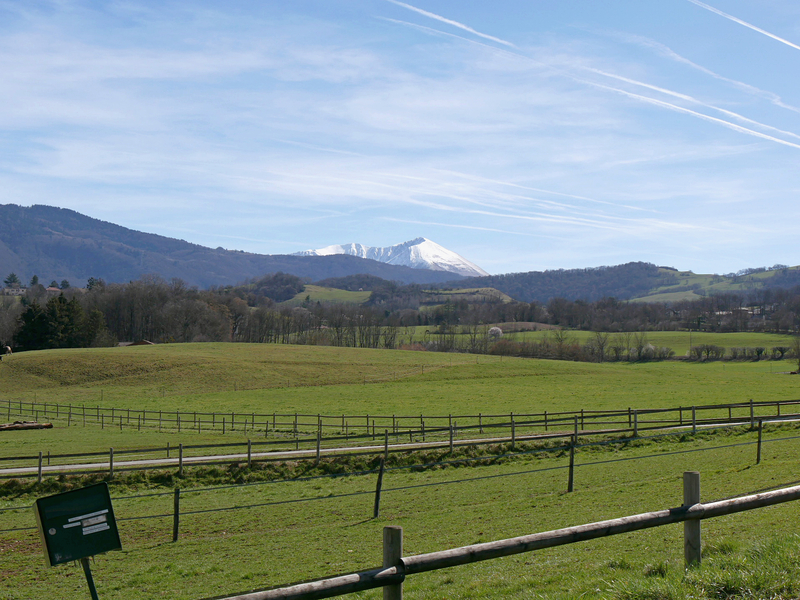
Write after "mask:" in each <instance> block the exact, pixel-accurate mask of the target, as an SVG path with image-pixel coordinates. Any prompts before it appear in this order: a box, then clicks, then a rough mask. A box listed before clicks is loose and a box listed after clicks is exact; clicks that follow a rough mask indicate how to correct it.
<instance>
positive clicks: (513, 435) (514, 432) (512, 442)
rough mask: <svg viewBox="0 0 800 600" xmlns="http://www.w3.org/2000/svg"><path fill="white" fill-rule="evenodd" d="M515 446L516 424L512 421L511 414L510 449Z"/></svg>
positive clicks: (512, 415) (512, 416)
mask: <svg viewBox="0 0 800 600" xmlns="http://www.w3.org/2000/svg"><path fill="white" fill-rule="evenodd" d="M516 445H517V423H516V421H514V414H513V413H512V414H511V449H512V450H513V449H514V447H515V446H516Z"/></svg>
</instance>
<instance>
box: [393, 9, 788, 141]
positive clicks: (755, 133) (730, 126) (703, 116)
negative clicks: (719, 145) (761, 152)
mask: <svg viewBox="0 0 800 600" xmlns="http://www.w3.org/2000/svg"><path fill="white" fill-rule="evenodd" d="M387 2H393V3H395V4H402V3H400V2H398V1H397V0H387ZM689 2H695V3H696V2H697V0H689ZM404 6H407V5H404ZM383 19H384V20H386V21H390V22H393V23H398V24H401V25H406V26H409V27H414V28H416V29H419V30H421V31H425V32H428V33H431V34H434V35H442V36H447V37H451V38H456V39H460V40H463V41H465V42H467V43H470V44H475V45H478V46H482V47H484V48H486V49H488V50H490V51H494V52H497V53H500V54H503V55H506V56H512V57H515V58H521V59H523V60H527V61H530V62H532V63H535V64H537V65H540V66H542V67H544V68H547V69H549V70H551V71H553V72H555V73H558V74H560V75H563V76H565V77H569V78H570V79H572V80H573V81H577V82H578V83H583V84H585V85H588V86H592V87H596V88H599V89H603V90H608V91H611V92H616V93H618V94H622V95H624V96H628V97H629V98H633V99H635V100H639V101H643V102H647V103H649V104H653V105H655V106H660V107H662V108H666V109H668V110H672V111H675V112H680V113H683V114H686V115H691V116H694V117H696V118H699V119H703V120H706V121H709V122H711V123H717V124H719V125H722V126H723V127H727V128H728V129H732V130H734V131H738V132H739V133H744V134H746V135H752V136H754V137H758V138H761V139H765V140H769V141H773V142H777V143H778V144H782V145H784V146H790V147H792V148H797V149H800V144H795V143H792V142H789V141H787V140H782V139H780V138H777V137H773V136H771V135H767V134H765V133H761V132H758V131H754V130H752V129H749V128H747V127H742V126H741V125H737V124H736V123H731V122H730V121H726V120H724V119H719V118H717V117H712V116H710V115H706V114H703V113H701V112H697V111H694V110H690V109H688V108H683V107H681V106H677V105H675V104H671V103H669V102H664V101H662V100H657V99H655V98H650V97H648V96H642V95H640V94H634V93H633V92H628V91H625V90H623V89H620V88H616V87H613V86H610V85H604V84H602V83H599V82H596V81H591V80H589V79H586V78H584V77H579V76H578V75H575V74H574V73H571V72H570V71H568V70H566V69H563V68H560V67H556V66H554V65H552V64H547V63H544V62H542V61H540V60H536V59H535V58H532V57H530V56H526V55H524V54H520V53H519V52H512V51H510V50H504V49H502V48H496V47H494V46H490V45H488V44H484V43H482V42H478V41H476V40H471V39H468V38H465V37H462V36H460V35H455V34H453V33H448V32H446V31H440V30H438V29H433V28H431V27H426V26H424V25H417V24H415V23H408V22H406V21H398V20H396V19H390V18H386V17H383ZM443 20H445V21H446V22H447V19H443ZM515 49H517V50H519V49H518V48H516V46H515ZM798 49H800V47H798ZM581 69H583V70H586V71H589V72H594V73H595V74H598V75H601V76H605V77H611V78H613V79H617V80H622V81H625V82H627V83H631V84H633V85H640V86H642V87H645V88H650V89H653V90H654V91H659V92H662V93H666V94H668V95H671V96H674V97H678V98H681V99H682V100H685V101H687V102H692V103H694V104H699V105H700V106H703V107H704V108H710V109H713V110H716V111H718V112H721V113H723V114H726V115H728V116H731V117H733V118H736V119H740V120H743V121H746V122H749V123H752V124H754V125H756V126H758V127H763V128H764V129H770V130H772V131H776V132H779V133H783V134H785V135H789V136H791V137H795V138H797V137H799V136H798V135H797V134H794V133H791V132H788V131H784V130H782V129H778V128H776V127H772V126H770V125H766V124H764V123H760V122H758V121H753V120H752V119H748V118H747V117H743V116H741V115H739V114H737V113H733V112H731V111H727V110H725V109H722V108H718V107H715V106H712V105H708V104H705V103H702V102H700V101H698V100H696V99H695V98H692V97H691V96H687V95H685V94H680V93H679V92H673V91H671V90H666V89H664V88H659V87H657V86H652V85H650V84H646V83H644V82H639V81H636V80H633V79H628V78H625V77H622V76H619V75H613V74H609V73H606V72H604V71H600V70H599V69H592V68H587V67H581Z"/></svg>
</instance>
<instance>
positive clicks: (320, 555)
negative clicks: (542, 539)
mask: <svg viewBox="0 0 800 600" xmlns="http://www.w3.org/2000/svg"><path fill="white" fill-rule="evenodd" d="M742 345H745V344H742ZM776 364H778V365H780V364H782V363H776ZM423 367H424V373H423ZM770 367H771V364H770V363H768V362H766V361H764V362H761V363H708V364H697V363H682V362H665V363H645V364H611V363H604V364H590V363H569V362H559V361H540V360H524V359H508V358H503V359H502V360H500V358H499V357H486V356H477V357H476V356H469V355H457V354H455V355H449V354H436V353H427V352H403V351H375V350H361V349H335V348H319V347H293V346H267V345H245V344H185V345H164V346H150V347H139V348H119V349H97V350H63V351H45V352H31V353H21V354H15V355H13V356H12V357H11V358H10V359H9V360H7V361H3V362H2V363H0V387H1V388H2V389H3V390H4V391H5V392H6V394H7V395H10V396H12V397H20V398H25V399H28V398H31V396H34V395H35V396H36V398H37V399H38V400H39V401H42V400H43V399H44V397H47V398H49V399H50V400H52V401H56V400H58V401H61V402H73V403H76V404H77V403H81V402H86V403H87V406H88V405H94V404H96V403H98V402H99V401H100V394H101V393H102V397H103V402H102V404H103V405H104V406H116V407H117V408H148V409H153V410H158V408H159V407H163V408H169V409H174V407H176V406H178V407H180V408H181V410H187V411H190V410H198V411H206V410H219V411H230V410H235V411H237V412H248V411H268V412H271V411H273V410H277V411H284V412H293V411H295V410H296V411H299V412H308V413H312V414H313V413H317V412H323V413H325V412H328V413H330V414H341V413H343V412H344V413H349V414H365V413H367V412H369V413H371V414H378V413H385V414H392V413H396V414H420V413H424V414H448V413H453V414H464V413H473V414H474V413H477V412H483V413H484V414H486V413H491V412H496V413H508V412H510V411H514V412H515V413H521V412H532V411H537V412H538V411H542V410H549V411H557V410H575V409H580V408H627V407H628V406H631V407H633V408H647V407H662V406H671V405H676V406H677V405H684V406H690V405H692V404H705V403H715V402H727V401H745V400H747V399H748V398H754V399H756V400H778V399H788V398H796V397H798V394H797V391H796V390H797V387H798V386H799V385H800V381H798V379H797V378H796V377H792V376H788V375H782V374H777V373H771V372H770ZM366 375H368V376H370V377H373V378H374V380H377V381H379V382H378V383H367V384H364V378H365V376H366ZM284 380H286V381H285V382H284ZM287 384H288V385H287ZM0 416H2V415H0ZM795 435H797V431H795V430H793V429H790V428H788V427H785V428H784V429H781V430H778V429H775V428H769V429H768V430H767V432H766V434H765V439H766V440H768V443H767V444H766V445H765V452H764V457H763V461H762V463H761V464H760V465H758V466H756V465H754V459H755V449H754V447H753V446H736V447H729V448H725V449H719V450H712V451H706V452H694V453H686V454H677V455H676V454H672V452H674V451H675V450H701V449H703V448H709V447H711V446H720V445H727V444H735V443H739V442H744V441H748V442H752V441H753V440H754V439H755V436H754V434H753V433H742V434H740V435H730V436H721V437H720V436H717V437H713V436H708V435H700V436H698V438H697V439H695V440H687V441H684V442H682V443H680V444H678V446H677V447H676V445H675V444H672V443H670V444H668V443H663V444H660V443H659V444H655V443H648V444H638V443H634V444H628V445H626V446H623V447H617V448H614V449H611V450H597V449H596V450H590V449H584V450H581V451H579V452H578V460H577V462H578V464H579V465H581V466H579V467H578V468H577V471H576V491H575V492H574V493H572V494H565V493H564V490H565V488H566V471H565V470H563V469H558V470H547V471H540V472H537V473H526V471H532V470H537V469H542V468H547V467H553V466H555V467H564V466H565V465H566V463H567V457H566V456H565V455H555V456H553V455H551V456H548V457H547V458H539V457H536V456H531V457H528V458H522V459H516V460H513V461H507V462H500V463H497V464H493V465H491V466H482V467H475V468H471V469H467V468H446V469H437V470H428V471H421V472H414V471H390V472H389V473H388V474H387V476H386V478H385V480H384V496H383V503H382V512H381V515H382V516H381V517H380V518H379V519H375V520H373V519H371V518H370V517H371V509H372V500H373V498H372V495H371V492H372V491H374V485H375V480H374V477H373V476H365V477H346V478H342V479H330V480H316V481H308V482H288V483H281V484H271V485H260V486H253V487H239V488H231V489H226V490H220V491H215V492H208V493H204V494H197V495H194V494H187V495H186V496H185V499H184V500H183V501H182V510H183V511H192V510H205V509H214V508H222V507H231V506H246V505H250V504H259V503H264V502H275V501H290V500H296V499H304V498H322V499H320V500H315V501H313V502H308V503H291V504H278V505H273V506H268V507H261V508H251V509H242V510H236V511H226V512H210V513H203V514H197V515H186V516H184V517H183V518H182V529H181V531H182V537H181V539H180V540H179V541H178V542H177V543H174V544H173V543H171V542H170V541H169V540H170V534H171V521H170V519H169V518H163V519H152V520H130V521H127V520H126V521H122V522H121V532H122V537H123V545H124V547H125V550H124V551H123V552H119V553H111V554H109V555H106V556H103V557H99V558H98V559H97V560H96V562H95V564H94V566H93V570H94V572H95V579H96V581H97V583H98V586H99V588H100V589H99V591H100V596H101V597H102V598H104V599H111V600H113V599H116V598H123V597H124V598H151V597H160V596H165V597H170V598H179V599H182V598H185V599H190V598H208V597H211V596H215V595H220V594H226V593H234V592H244V591H247V590H250V589H257V588H264V587H268V586H275V585H282V584H287V583H291V582H296V581H300V580H306V579H311V578H317V577H323V576H329V575H333V574H336V573H343V572H349V571H353V570H359V569H365V568H371V567H374V566H377V565H378V564H379V563H380V552H381V550H380V544H381V541H380V540H381V529H382V527H383V526H384V525H389V524H392V525H402V526H403V527H404V531H405V548H406V551H405V553H406V554H416V553H420V552H428V551H435V550H441V549H445V548H448V547H454V546H459V545H464V544H470V543H475V542H479V541H491V540H495V539H501V538H504V537H510V536H515V535H522V534H527V533H533V532H536V531H546V530H550V529H555V528H558V527H563V526H569V525H577V524H581V523H587V522H591V521H596V520H600V519H605V518H613V517H618V516H623V515H627V514H635V513H638V512H643V511H648V510H657V509H661V508H667V507H671V506H678V505H680V503H681V499H682V491H681V474H682V473H683V471H685V470H699V471H701V473H702V477H703V479H702V490H703V492H702V494H703V498H704V499H707V500H711V499H719V498H723V497H728V496H731V495H734V494H739V493H744V492H752V491H755V490H759V489H763V488H766V487H772V486H776V485H780V484H790V483H792V482H793V481H795V480H796V479H797V476H796V456H797V453H798V451H799V450H800V440H793V441H781V442H773V443H769V440H775V439H777V438H782V437H791V436H795ZM206 436H208V439H212V438H213V441H220V440H221V438H222V436H221V435H220V434H200V435H199V436H198V435H197V434H194V433H190V432H185V433H183V434H181V436H180V439H176V436H175V434H174V433H173V434H158V433H157V432H152V431H150V432H147V433H145V432H142V433H138V432H136V431H133V430H128V429H126V430H123V431H122V432H120V431H119V430H118V429H115V428H107V429H104V430H99V429H98V428H96V427H86V428H83V427H76V426H73V427H70V428H66V427H58V428H55V429H52V430H42V431H32V432H8V433H4V434H2V437H1V438H0V455H5V456H7V455H10V454H17V453H21V452H26V451H28V450H30V451H38V450H47V449H48V448H52V449H53V451H60V452H63V451H67V450H68V449H76V450H82V451H88V450H92V449H98V450H102V449H108V447H110V446H114V447H118V448H122V447H131V446H148V445H159V444H163V443H164V442H165V441H166V440H167V439H169V440H170V441H171V442H173V443H177V442H183V443H187V444H188V443H198V442H201V441H202V440H203V439H206ZM243 439H244V436H241V435H239V434H236V435H235V436H231V435H230V434H229V435H227V436H226V437H225V438H222V440H223V441H236V440H243ZM645 455H648V456H650V457H649V458H644V459H642V460H631V461H626V462H617V463H604V464H600V463H603V461H607V460H613V459H617V458H620V459H626V458H635V457H640V456H645ZM589 463H598V464H589ZM221 468H222V467H221ZM511 473H516V475H513V476H508V477H502V478H497V477H496V476H501V475H508V474H511ZM479 477H480V478H481V479H477V478H479ZM462 479H463V480H465V481H463V482H461V483H449V482H454V481H456V480H462ZM421 485H426V486H427V487H415V488H412V489H405V490H393V488H402V487H408V486H421ZM144 487H146V486H144ZM359 491H364V492H369V493H367V494H365V495H360V496H343V497H336V496H340V495H344V494H351V493H353V492H359ZM132 493H136V491H135V490H131V489H117V490H114V492H112V495H113V496H127V495H130V494H132ZM32 500H33V498H31V497H27V496H26V497H21V498H16V499H11V500H5V501H2V502H0V508H3V507H8V506H20V505H23V504H30V502H32ZM171 502H172V498H171V496H169V495H167V496H163V497H156V498H141V499H128V500H119V501H115V509H116V511H117V516H118V518H121V519H127V518H134V517H138V516H145V515H154V514H165V515H168V514H169V513H170V512H171ZM796 512H797V507H796V505H794V504H787V505H782V506H778V507H773V508H769V509H761V510H758V511H753V512H750V513H746V514H744V515H738V516H732V517H724V518H720V519H715V520H712V521H707V522H705V523H704V525H703V530H704V543H705V544H706V545H708V546H710V547H711V548H728V547H741V548H742V549H744V550H745V551H746V549H747V548H749V547H750V546H751V545H752V544H755V543H758V542H759V541H762V540H763V539H764V538H765V537H766V536H770V537H771V536H773V535H777V534H778V533H781V534H785V535H798V534H800V525H798V524H797V519H796V518H795V516H796ZM33 522H34V521H33V516H32V514H31V512H30V510H29V509H26V510H21V511H9V512H3V513H0V529H7V528H13V527H30V526H32V525H33ZM682 556H683V554H682V526H680V525H675V526H670V527H664V528H658V529H653V530H648V531H645V532H638V533H634V534H629V535H624V536H618V537H615V538H609V539H605V540H596V541H593V542H589V543H585V544H580V545H574V546H567V547H562V548H556V549H552V550H548V551H544V552H537V553H535V554H523V555H519V556H516V557H509V558H505V559H500V560H496V561H488V562H485V563H481V564H475V565H470V566H467V567H458V568H455V569H450V570H445V571H440V572H435V573H431V574H426V575H420V576H414V577H412V578H409V580H408V581H407V582H406V584H405V587H406V592H407V595H408V597H411V598H423V599H434V598H520V599H522V598H533V597H543V598H553V599H566V598H575V597H586V598H636V597H637V596H631V595H629V592H630V590H631V589H638V588H639V587H642V588H647V586H652V584H653V578H652V577H648V576H646V575H645V574H646V573H651V574H652V572H653V571H654V570H655V571H659V572H660V571H665V572H668V573H675V574H678V573H682ZM736 556H740V555H739V554H736ZM746 556H747V555H745V554H741V557H744V558H742V560H745V558H746ZM712 562H713V557H712V558H711V559H710V561H709V564H710V565H711V563H712ZM664 585H667V583H666V580H665V583H664ZM670 585H671V584H670ZM637 586H638V587H637ZM85 593H86V592H85V587H84V582H83V577H82V573H81V572H80V570H79V568H77V567H74V566H71V565H67V566H63V567H58V568H52V569H50V568H46V567H45V566H44V563H43V559H42V556H41V549H40V547H39V542H38V539H37V538H36V536H35V532H26V531H21V532H10V533H2V534H0V597H3V598H8V599H10V600H11V599H13V600H16V599H22V598H30V597H37V596H46V597H77V596H79V595H81V594H85ZM797 595H798V594H797V593H795V595H794V596H790V595H786V596H784V597H796V596H797ZM358 597H361V598H370V599H372V598H376V599H377V598H380V597H381V593H380V591H373V592H369V593H364V594H361V595H359V596H358ZM638 597H639V598H642V599H644V598H672V597H686V596H665V595H649V596H648V595H646V594H644V595H640V596H638ZM756 597H765V598H766V597H769V596H756ZM772 597H780V596H772Z"/></svg>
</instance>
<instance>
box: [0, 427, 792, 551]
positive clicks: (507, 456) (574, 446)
mask: <svg viewBox="0 0 800 600" xmlns="http://www.w3.org/2000/svg"><path fill="white" fill-rule="evenodd" d="M754 433H755V434H756V435H757V439H755V440H748V441H744V442H735V443H730V444H721V445H714V446H706V447H700V448H687V449H681V450H674V451H669V452H657V453H651V454H644V455H639V456H626V457H617V458H611V459H606V460H590V461H586V462H581V463H578V462H576V461H575V460H574V457H575V452H576V451H580V450H581V449H591V448H602V447H604V446H608V445H609V444H616V445H624V444H627V443H629V442H630V441H631V440H624V439H621V440H601V441H591V440H587V441H584V443H580V444H578V443H576V442H575V440H572V441H571V442H570V443H568V444H564V445H560V446H555V447H549V448H536V449H529V450H521V451H518V452H507V453H503V454H499V455H492V456H476V457H464V458H458V459H453V460H440V461H433V462H428V463H424V464H411V465H397V466H391V467H385V466H384V464H383V462H381V465H380V467H379V468H373V469H367V470H361V471H357V472H349V473H334V474H321V475H313V476H307V477H297V478H292V479H275V480H269V481H259V482H250V483H244V484H236V485H224V486H213V487H206V488H191V489H183V490H182V489H179V488H176V489H174V490H170V491H165V492H151V493H146V494H134V495H125V496H116V497H113V500H114V501H115V502H121V501H130V500H142V499H148V498H156V497H165V496H174V497H176V501H175V503H174V511H173V512H169V513H158V514H152V515H138V516H129V517H125V516H123V517H120V518H119V519H118V520H119V521H141V520H151V519H168V518H171V519H172V520H173V540H175V539H177V536H178V526H177V523H178V521H179V519H180V517H181V516H188V515H199V514H206V513H215V512H227V511H238V510H245V509H254V508H259V507H268V506H280V505H288V504H303V503H312V502H324V501H329V500H337V499H341V498H348V497H354V496H375V497H376V503H375V511H376V513H377V511H378V503H379V499H380V496H381V494H382V493H396V492H402V491H407V490H415V489H421V488H427V487H437V486H438V487H441V486H448V485H463V484H467V483H471V482H476V481H484V480H492V479H505V478H513V477H519V476H524V475H532V474H537V473H545V472H552V471H559V470H565V471H568V476H567V482H568V484H567V486H568V489H567V491H573V487H572V486H573V485H574V476H575V469H578V468H584V467H591V466H599V465H609V464H616V463H626V462H631V461H638V460H649V459H653V458H663V457H665V456H677V455H684V454H693V453H702V452H714V451H720V450H728V449H731V448H737V447H746V446H756V448H757V450H756V455H755V457H754V462H760V460H761V454H762V445H763V444H767V443H769V444H775V443H780V442H790V441H795V440H800V435H790V436H783V437H779V438H772V439H769V440H763V438H762V428H761V427H759V428H758V430H757V431H756V432H754ZM665 435H674V434H656V435H652V436H644V437H640V438H638V441H646V440H653V441H657V440H660V439H661V438H663V437H664V436H665ZM566 452H569V453H570V454H569V457H570V459H569V463H568V464H558V465H548V466H541V467H536V468H532V469H524V470H514V471H511V472H504V473H492V474H483V475H477V476H472V477H461V478H457V479H451V480H444V481H441V480H437V481H432V482H424V483H416V484H409V485H403V486H397V487H387V488H383V487H382V486H381V484H380V481H381V480H382V476H383V471H384V470H385V471H387V472H392V471H403V470H420V471H421V470H428V469H436V468H441V467H449V466H454V465H459V464H470V463H476V462H482V463H487V462H491V463H495V464H496V463H498V462H499V461H504V460H513V459H516V458H522V457H526V456H533V455H548V456H552V455H553V454H555V455H557V456H558V458H559V459H561V460H563V459H564V458H565V453H566ZM545 460H547V458H545ZM376 473H377V474H379V478H378V481H379V483H378V486H377V488H376V490H375V491H372V490H359V491H353V492H347V493H343V494H329V495H324V496H314V497H310V498H290V499H281V500H271V501H265V502H257V503H247V504H241V505H233V506H227V507H217V508H201V509H195V510H183V511H181V510H180V509H179V506H180V504H179V501H178V499H179V498H180V497H181V496H186V495H195V494H206V493H212V494H216V493H219V492H221V491H223V490H228V489H234V488H236V489H241V488H247V487H253V486H273V485H279V484H290V483H301V482H310V481H314V480H324V479H337V478H343V477H366V476H370V475H375V474H376ZM785 485H787V484H785V483H782V484H776V485H775V487H770V488H767V489H766V490H758V491H759V492H763V491H767V490H771V489H777V488H779V487H782V486H785ZM749 493H751V492H748V494H749ZM752 493H755V492H752ZM732 497H736V496H732ZM26 510H31V505H20V506H8V507H2V508H0V515H3V514H6V513H14V512H19V511H26ZM373 516H377V514H375V515H373ZM35 529H36V528H35V527H10V528H9V527H7V528H3V529H0V533H11V532H19V531H32V530H35Z"/></svg>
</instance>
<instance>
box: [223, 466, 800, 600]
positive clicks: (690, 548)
mask: <svg viewBox="0 0 800 600" xmlns="http://www.w3.org/2000/svg"><path fill="white" fill-rule="evenodd" d="M683 498H684V503H683V505H682V506H679V507H677V508H670V509H664V510H659V511H655V512H648V513H641V514H638V515H630V516H626V517H621V518H617V519H610V520H607V521H599V522H596V523H589V524H586V525H578V526H575V527H567V528H564V529H557V530H554V531H546V532H544V533H536V534H532V535H524V536H520V537H515V538H510V539H505V540H499V541H495V542H486V543H482V544H473V545H471V546H462V547H460V548H452V549H449V550H443V551H439V552H431V553H428V554H419V555H416V556H407V557H404V556H403V531H402V528H401V527H385V528H384V530H383V563H382V566H381V567H377V568H375V569H371V570H368V571H362V572H359V573H350V574H347V575H341V576H338V577H331V578H328V579H321V580H317V581H312V582H309V583H301V584H298V585H293V586H289V587H284V588H279V589H272V590H266V591H259V592H253V593H249V594H243V595H238V596H228V597H226V598H225V599H224V600H279V599H280V600H310V599H312V598H313V599H316V598H331V597H334V596H341V595H344V594H350V593H354V592H360V591H363V590H368V589H373V588H378V587H383V588H384V595H383V597H384V599H385V600H401V599H402V598H403V582H404V581H405V579H406V577H408V576H410V575H414V574H417V573H425V572H428V571H436V570H439V569H446V568H449V567H455V566H458V565H465V564H469V563H473V562H479V561H484V560H492V559H495V558H501V557H503V556H510V555H513V554H520V553H523V552H532V551H534V550H541V549H544V548H552V547H555V546H563V545H566V544H574V543H577V542H583V541H587V540H592V539H597V538H601V537H607V536H613V535H619V534H622V533H629V532H632V531H639V530H641V529H649V528H652V527H661V526H664V525H669V524H673V523H680V522H683V523H684V542H683V546H684V559H685V562H686V564H687V565H691V564H697V563H700V561H701V537H700V521H701V520H703V519H711V518H714V517H720V516H723V515H730V514H734V513H739V512H744V511H749V510H754V509H756V508H762V507H765V506H772V505H775V504H780V503H783V502H790V501H793V500H798V499H800V486H794V487H789V488H784V489H780V490H775V491H771V492H764V493H761V494H753V495H749V496H743V497H740V498H733V499H729V500H720V501H717V502H709V503H707V504H702V503H701V502H700V474H699V473H698V472H696V471H690V472H686V473H684V476H683Z"/></svg>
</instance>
